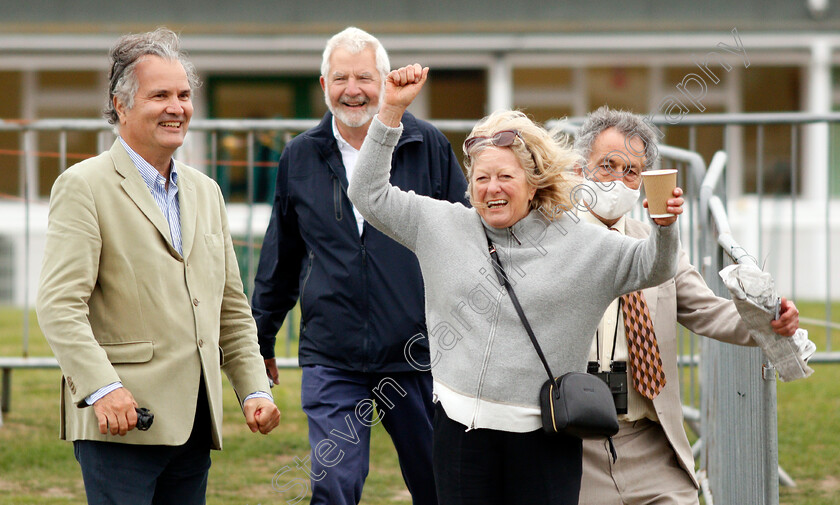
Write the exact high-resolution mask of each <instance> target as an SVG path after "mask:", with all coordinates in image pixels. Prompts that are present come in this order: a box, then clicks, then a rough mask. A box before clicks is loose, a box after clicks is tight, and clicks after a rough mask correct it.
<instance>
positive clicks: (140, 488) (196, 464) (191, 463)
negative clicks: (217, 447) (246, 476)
mask: <svg viewBox="0 0 840 505" xmlns="http://www.w3.org/2000/svg"><path fill="white" fill-rule="evenodd" d="M207 405H208V404H207V395H206V393H205V390H204V381H203V380H202V382H201V387H200V388H199V395H198V402H197V407H196V409H195V410H196V412H195V419H194V421H193V429H192V433H191V434H190V438H189V439H188V440H187V442H186V443H185V444H184V445H180V446H167V445H130V444H120V443H117V441H118V440H119V436H115V437H114V439H115V441H114V442H98V441H91V440H76V441H74V442H73V450H74V453H75V455H76V460H77V461H78V462H79V465H80V466H81V467H82V478H83V479H84V482H85V493H86V494H87V500H88V505H170V504H171V505H176V504H177V505H204V503H206V501H205V494H206V492H207V474H208V473H209V471H210V442H211V438H210V437H211V434H210V411H209V410H208V407H207ZM89 408H92V407H89ZM151 429H155V428H154V424H153V425H152V428H151Z"/></svg>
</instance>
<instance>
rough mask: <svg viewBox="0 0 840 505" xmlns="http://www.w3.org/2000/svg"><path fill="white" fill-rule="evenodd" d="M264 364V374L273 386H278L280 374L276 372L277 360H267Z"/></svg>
mask: <svg viewBox="0 0 840 505" xmlns="http://www.w3.org/2000/svg"><path fill="white" fill-rule="evenodd" d="M263 361H264V362H265V374H266V375H267V376H268V378H269V379H271V382H273V383H274V384H275V385H277V384H280V372H278V371H277V360H275V359H274V358H268V359H266V360H263Z"/></svg>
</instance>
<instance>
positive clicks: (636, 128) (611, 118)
mask: <svg viewBox="0 0 840 505" xmlns="http://www.w3.org/2000/svg"><path fill="white" fill-rule="evenodd" d="M609 128H615V129H616V130H618V132H619V133H621V134H622V135H624V137H625V144H626V147H627V151H628V152H630V153H632V154H637V155H642V154H644V157H645V165H644V167H643V169H644V170H648V169H650V168H651V167H652V166H653V164H654V163H655V162H656V158H657V157H659V151H658V150H657V148H656V143H657V141H658V140H659V132H657V131H656V130H654V129H653V128H652V127H651V126H650V125H648V124H647V123H646V122H645V121H644V118H643V117H642V116H639V115H637V114H633V113H632V112H628V111H626V110H617V109H610V108H609V107H607V106H606V105H603V106H601V107H599V108H598V110H596V111H594V112H590V113H589V115H588V116H586V120H584V122H583V124H582V125H581V126H580V128H579V129H578V132H577V135H575V149H576V150H577V151H578V153H580V155H581V156H583V159H584V160H588V159H589V155H590V154H591V153H592V146H593V145H594V144H595V139H597V138H598V135H600V134H601V132H603V131H604V130H607V129H609ZM631 138H638V139H639V140H641V141H642V143H643V144H644V146H645V152H644V153H639V152H636V151H635V149H632V148H631V146H630V142H629V140H630V139H631Z"/></svg>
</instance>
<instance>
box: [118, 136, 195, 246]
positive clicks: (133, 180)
mask: <svg viewBox="0 0 840 505" xmlns="http://www.w3.org/2000/svg"><path fill="white" fill-rule="evenodd" d="M110 153H111V158H112V159H113V160H114V168H115V169H116V170H117V172H118V173H119V174H120V175H122V176H123V181H122V187H123V189H124V190H125V192H126V194H128V197H129V198H131V200H132V201H133V202H134V204H135V205H137V208H139V209H140V211H141V212H143V214H144V215H145V216H146V217H147V218H148V219H149V221H151V222H152V224H153V225H155V228H157V230H158V232H160V234H161V236H162V237H163V239H164V240H165V241H166V245H167V246H169V251H170V253H172V254H174V255H177V254H178V251H176V250H175V248H174V247H173V246H172V237H171V236H170V234H169V223H167V221H166V218H165V217H164V216H163V212H161V211H160V207H158V206H157V204H156V203H155V199H154V198H153V197H152V193H151V192H150V191H149V187H148V186H146V181H144V180H143V178H142V177H141V176H140V172H139V171H138V170H137V167H136V166H135V165H134V162H133V161H131V158H130V157H129V156H128V153H127V152H126V150H125V149H124V148H123V146H122V144H121V143H120V139H117V140H116V141H114V145H113V146H111V151H110Z"/></svg>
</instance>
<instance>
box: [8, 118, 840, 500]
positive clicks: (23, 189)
mask: <svg viewBox="0 0 840 505" xmlns="http://www.w3.org/2000/svg"><path fill="white" fill-rule="evenodd" d="M432 122H433V123H434V124H435V125H436V126H437V127H438V128H440V129H441V130H443V131H444V132H445V133H448V134H449V136H450V138H451V139H452V138H455V139H458V138H461V139H462V138H463V136H465V134H466V133H467V132H468V131H469V130H470V129H471V128H472V126H473V125H474V121H473V120H464V121H432ZM579 122H580V121H579V119H577V118H572V119H571V120H569V121H568V122H567V123H565V126H564V129H565V130H566V131H570V132H571V131H573V130H574V129H575V128H574V125H575V124H578V123H579ZM316 123H317V120H200V119H195V120H193V121H192V122H191V125H190V134H189V135H188V138H187V141H186V142H185V145H184V147H183V148H182V149H181V150H180V151H179V153H178V154H176V157H177V158H178V159H181V160H183V161H185V162H186V163H187V164H190V165H192V166H194V167H196V168H199V169H203V170H205V171H206V173H208V174H209V175H210V176H212V177H214V178H216V179H217V180H219V179H222V178H223V174H222V171H221V170H220V167H222V166H224V165H225V164H228V165H229V166H231V165H237V166H238V167H239V169H240V170H244V174H245V187H246V189H245V195H244V198H241V203H242V204H244V205H245V208H246V209H247V216H246V219H245V221H246V225H245V236H244V245H243V247H244V266H243V277H244V278H245V285H246V287H247V289H248V291H249V292H250V289H251V287H252V285H253V284H252V283H253V276H254V269H255V264H254V263H255V262H254V253H255V251H256V249H257V248H258V244H257V243H256V238H255V233H254V232H255V231H257V232H258V233H259V231H260V230H255V214H254V209H255V206H257V205H258V204H257V202H256V198H255V189H256V187H255V169H256V168H257V167H258V166H260V167H262V166H265V164H264V163H262V162H261V161H260V160H258V159H257V158H258V155H257V153H256V149H255V146H256V144H257V142H256V140H257V137H258V135H259V134H261V133H272V135H274V136H275V137H279V138H281V139H282V140H283V141H287V140H288V139H290V138H291V137H292V136H293V135H294V133H295V132H300V131H303V130H305V129H307V128H310V127H312V126H314V125H315V124H316ZM653 123H654V124H656V125H658V126H660V127H661V128H663V129H664V130H665V131H666V132H667V134H668V135H671V134H672V132H678V131H680V130H681V129H682V130H686V131H687V139H688V141H687V145H686V146H685V148H679V147H674V146H667V145H661V146H660V147H659V153H660V155H661V161H660V163H662V164H663V166H666V165H667V166H668V167H669V168H670V167H675V168H679V169H680V174H681V175H680V184H681V185H682V187H683V188H684V189H685V190H686V197H687V203H686V210H687V212H686V215H685V216H684V219H681V221H680V226H681V230H682V233H683V240H684V243H687V246H684V247H686V248H687V249H688V251H689V255H690V257H691V259H692V263H693V264H695V265H696V266H697V267H698V269H699V270H700V271H701V273H702V274H703V275H704V277H705V278H706V281H707V283H708V284H709V285H710V287H712V288H713V289H714V290H715V291H716V292H718V293H720V294H725V290H724V288H723V286H722V283H721V282H720V279H719V278H717V272H718V271H719V270H720V269H721V268H722V267H723V266H725V265H726V264H727V263H729V262H738V261H751V260H752V261H754V258H758V259H759V260H762V259H763V256H762V255H763V254H764V253H765V252H766V251H764V250H763V248H764V243H765V242H767V241H768V238H767V237H764V236H763V229H762V226H761V221H760V219H761V215H762V209H767V208H769V204H768V203H767V202H768V199H769V200H772V201H773V202H775V201H777V200H779V199H780V198H782V197H780V196H779V195H767V194H765V192H764V185H765V182H764V179H763V177H764V172H765V170H764V168H765V167H764V166H763V164H762V161H763V159H764V157H765V150H766V149H767V146H766V143H765V142H766V139H765V136H766V135H765V134H766V130H767V129H768V128H770V127H771V125H786V127H788V128H789V130H790V139H789V141H790V148H789V150H790V153H791V154H790V159H789V160H788V161H789V167H788V168H789V171H790V180H791V187H790V191H789V192H788V194H787V195H786V196H783V197H784V198H789V200H790V213H791V216H790V217H791V219H790V230H789V234H790V237H791V240H790V242H791V247H790V253H789V254H790V256H791V261H790V268H789V275H790V286H791V287H792V290H791V291H792V292H791V293H790V297H791V298H795V297H796V286H797V282H796V277H797V268H796V265H797V263H796V261H797V253H796V247H795V242H796V239H797V237H799V236H800V235H801V234H802V232H801V231H799V230H798V228H797V226H798V224H797V215H798V212H799V210H798V209H799V205H801V204H802V203H801V197H800V191H801V190H800V187H799V180H798V171H799V170H798V169H799V167H800V161H799V157H800V152H804V151H805V150H804V149H802V146H801V145H800V140H799V137H800V135H802V136H803V138H804V137H805V136H806V135H807V134H808V133H809V130H807V129H808V128H810V127H811V126H810V125H814V124H816V125H820V127H822V126H824V127H826V128H828V127H829V125H836V124H838V123H840V114H827V115H813V114H804V113H774V114H701V115H693V116H691V115H687V116H684V117H682V118H681V119H680V121H679V122H678V124H669V123H668V122H667V121H665V119H664V118H661V117H654V118H653ZM547 126H549V127H552V126H557V123H549V124H547ZM710 128H712V129H714V128H722V129H723V131H722V134H721V135H720V137H719V140H720V142H719V143H718V144H719V145H718V146H717V147H716V148H715V151H722V152H721V153H719V154H716V155H715V156H714V157H712V159H711V162H710V164H709V167H708V170H707V169H706V165H705V162H704V160H703V157H702V156H701V155H700V154H698V149H699V148H700V147H699V146H700V145H701V144H702V143H708V140H709V138H710V137H713V136H714V134H709V132H708V129H710ZM744 128H752V129H754V130H755V144H756V152H755V157H754V158H755V165H756V167H757V180H756V188H755V199H756V200H757V205H758V209H759V212H758V216H759V222H758V226H756V227H755V228H756V229H757V231H758V250H757V251H756V253H757V255H756V256H749V255H746V254H742V253H744V252H745V251H744V249H742V248H741V247H740V245H739V244H738V241H736V240H735V238H734V233H733V231H732V230H731V229H730V224H729V220H728V216H729V215H730V214H728V213H727V210H728V209H727V205H728V200H729V194H728V193H733V191H728V190H727V188H726V181H725V179H726V178H725V177H723V175H724V174H725V173H726V172H725V170H724V169H725V167H726V166H727V155H726V154H724V153H728V152H730V151H733V152H735V151H738V149H736V148H735V147H734V146H735V144H734V143H733V139H737V138H738V137H739V136H740V137H741V138H742V140H743V137H744V136H745V132H744ZM3 132H16V133H17V134H18V135H19V138H20V141H19V146H20V150H19V151H20V154H19V157H20V161H19V164H18V173H19V192H18V195H17V197H18V198H19V199H20V200H21V201H22V203H21V204H22V205H23V206H24V209H25V211H24V216H25V217H24V219H25V223H26V224H25V226H26V233H25V239H24V241H25V251H26V252H25V258H24V261H25V262H26V263H25V265H24V268H25V269H26V270H27V271H29V270H30V269H31V265H30V264H29V262H28V260H29V255H30V212H29V209H30V206H31V204H32V202H33V201H36V200H43V199H44V198H43V197H42V196H39V191H37V189H35V190H33V187H36V185H34V182H35V181H38V180H39V178H40V177H39V159H38V156H37V155H36V153H37V149H36V148H35V146H36V145H37V140H38V139H37V136H38V135H42V134H43V135H45V134H53V135H56V136H57V140H58V149H57V151H56V152H53V153H47V154H46V155H47V156H50V157H53V158H55V159H56V160H57V164H58V171H59V172H60V171H62V170H64V169H66V168H67V166H68V165H69V164H72V162H71V161H69V158H73V157H72V156H70V155H69V153H68V150H67V146H68V143H69V142H70V140H69V136H70V135H71V134H77V133H79V132H90V134H94V135H96V144H97V149H96V152H101V151H103V150H105V149H107V148H108V146H109V144H110V143H111V142H112V141H113V138H114V137H113V133H112V132H111V127H110V126H109V125H107V124H106V123H105V122H104V121H102V120H38V121H31V122H8V121H0V134H2V133H3ZM230 135H235V136H237V135H238V136H240V137H244V139H245V140H244V146H245V154H244V159H239V160H224V159H220V152H221V148H222V146H223V144H225V143H226V142H227V140H228V137H227V136H230ZM701 141H703V142H701ZM455 151H456V153H459V154H460V149H458V148H457V146H456V149H455ZM2 154H3V153H2V152H0V155H2ZM93 154H94V153H91V155H93ZM742 154H743V150H742ZM816 154H817V155H819V153H816ZM823 154H827V153H823ZM811 155H814V153H811ZM731 158H732V157H731V156H730V160H731ZM74 161H75V160H73V162H74ZM1 163H2V158H0V164H1ZM746 165H747V163H746V162H745V161H742V162H741V164H740V170H743V168H744V167H745V166H746ZM826 165H827V164H826ZM0 166H2V165H0ZM730 170H731V168H730ZM827 170H830V167H829V168H827ZM831 177H832V176H831V174H830V173H829V174H827V177H826V180H827V181H828V182H829V184H827V185H826V190H825V203H826V205H825V212H824V215H823V216H822V217H823V219H824V228H823V231H824V233H825V237H826V240H825V250H824V253H825V258H826V265H825V269H826V272H827V275H826V279H825V317H824V319H815V318H811V319H808V318H802V321H803V323H807V324H811V325H819V326H821V327H823V328H824V329H825V332H826V337H825V339H826V340H825V342H826V344H825V351H821V352H819V353H817V354H816V355H815V356H814V357H813V358H812V361H813V362H826V363H838V362H840V353H838V352H833V351H832V330H837V329H840V325H838V324H837V323H835V322H833V321H832V320H831V319H832V310H831V309H832V307H831V295H832V290H831V276H830V275H828V274H830V273H831V271H832V270H831V264H830V258H831V245H832V244H831V223H832V219H833V214H832V207H833V206H832V205H831V204H832V201H833V200H835V199H836V196H838V195H835V193H834V191H835V190H833V189H832V187H833V186H832V184H830V182H831V180H832V179H831ZM734 193H737V192H734ZM730 211H731V209H730ZM770 238H772V237H770ZM686 239H687V240H686ZM759 262H760V261H759ZM760 266H763V265H760ZM771 266H773V267H776V266H778V265H771ZM24 290H25V293H24V303H23V307H24V314H28V312H29V309H30V306H29V296H30V291H31V286H29V284H28V283H26V286H25V288H24ZM782 294H785V293H782ZM290 323H291V322H290ZM28 324H29V323H28V317H25V316H24V318H23V350H22V355H23V356H24V357H27V356H28V355H29V352H28V343H29V326H28ZM293 326H294V325H293V324H287V329H288V332H287V335H286V349H287V357H288V356H289V354H290V345H291V342H292V341H293V340H294V339H295V334H294V329H293ZM721 346H725V344H720V343H718V342H714V341H711V340H710V339H697V338H696V336H695V335H693V334H690V333H689V332H682V333H681V338H680V349H679V352H680V355H681V357H680V364H681V365H682V366H683V369H684V370H687V376H688V380H687V381H685V380H683V381H681V388H682V389H683V390H682V391H681V394H682V398H683V401H684V402H685V404H686V413H687V418H688V419H689V425H690V426H692V429H693V430H695V431H696V432H698V434H700V433H702V434H703V442H702V444H700V445H697V446H696V447H695V450H696V451H697V452H698V453H700V456H701V467H702V470H703V471H705V472H706V475H707V476H708V480H707V481H704V484H705V487H704V489H707V490H708V489H711V490H712V491H713V493H714V498H715V499H717V500H718V501H719V502H720V503H751V504H770V505H775V504H777V503H778V482H779V480H778V477H779V473H778V455H777V440H776V425H775V415H776V403H775V401H776V400H775V380H771V379H770V377H768V376H767V374H766V369H767V363H765V362H764V360H763V356H762V355H761V353H760V351H759V350H757V349H744V348H734V347H732V346H726V347H721ZM698 347H699V348H700V349H702V352H699V351H698ZM733 349H734V351H733ZM700 354H702V356H703V359H699V356H700ZM700 367H703V373H699V369H700ZM700 376H702V377H703V380H702V381H700V379H699V377H700ZM700 390H702V391H703V397H702V401H701V398H700V395H699V391H700ZM733 391H750V392H752V394H750V395H749V400H748V401H744V400H743V398H731V394H732V392H733ZM710 411H714V414H715V415H717V416H719V417H716V418H714V419H710V418H709V412H710ZM695 412H699V413H700V414H699V418H696V417H694V413H695ZM721 415H723V417H721ZM726 415H728V417H726ZM698 422H699V424H698ZM698 426H699V428H698ZM743 444H749V447H752V448H755V447H762V448H765V450H764V451H760V452H762V454H761V455H759V456H758V457H756V458H752V459H750V458H751V456H750V454H752V453H755V452H756V451H754V450H741V447H742V445H743ZM732 468H736V469H738V471H737V472H726V471H725V470H726V469H730V470H731V469H732ZM782 477H783V478H784V474H782ZM710 483H711V484H710ZM711 498H712V497H711V495H709V496H708V497H707V503H710V501H711Z"/></svg>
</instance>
